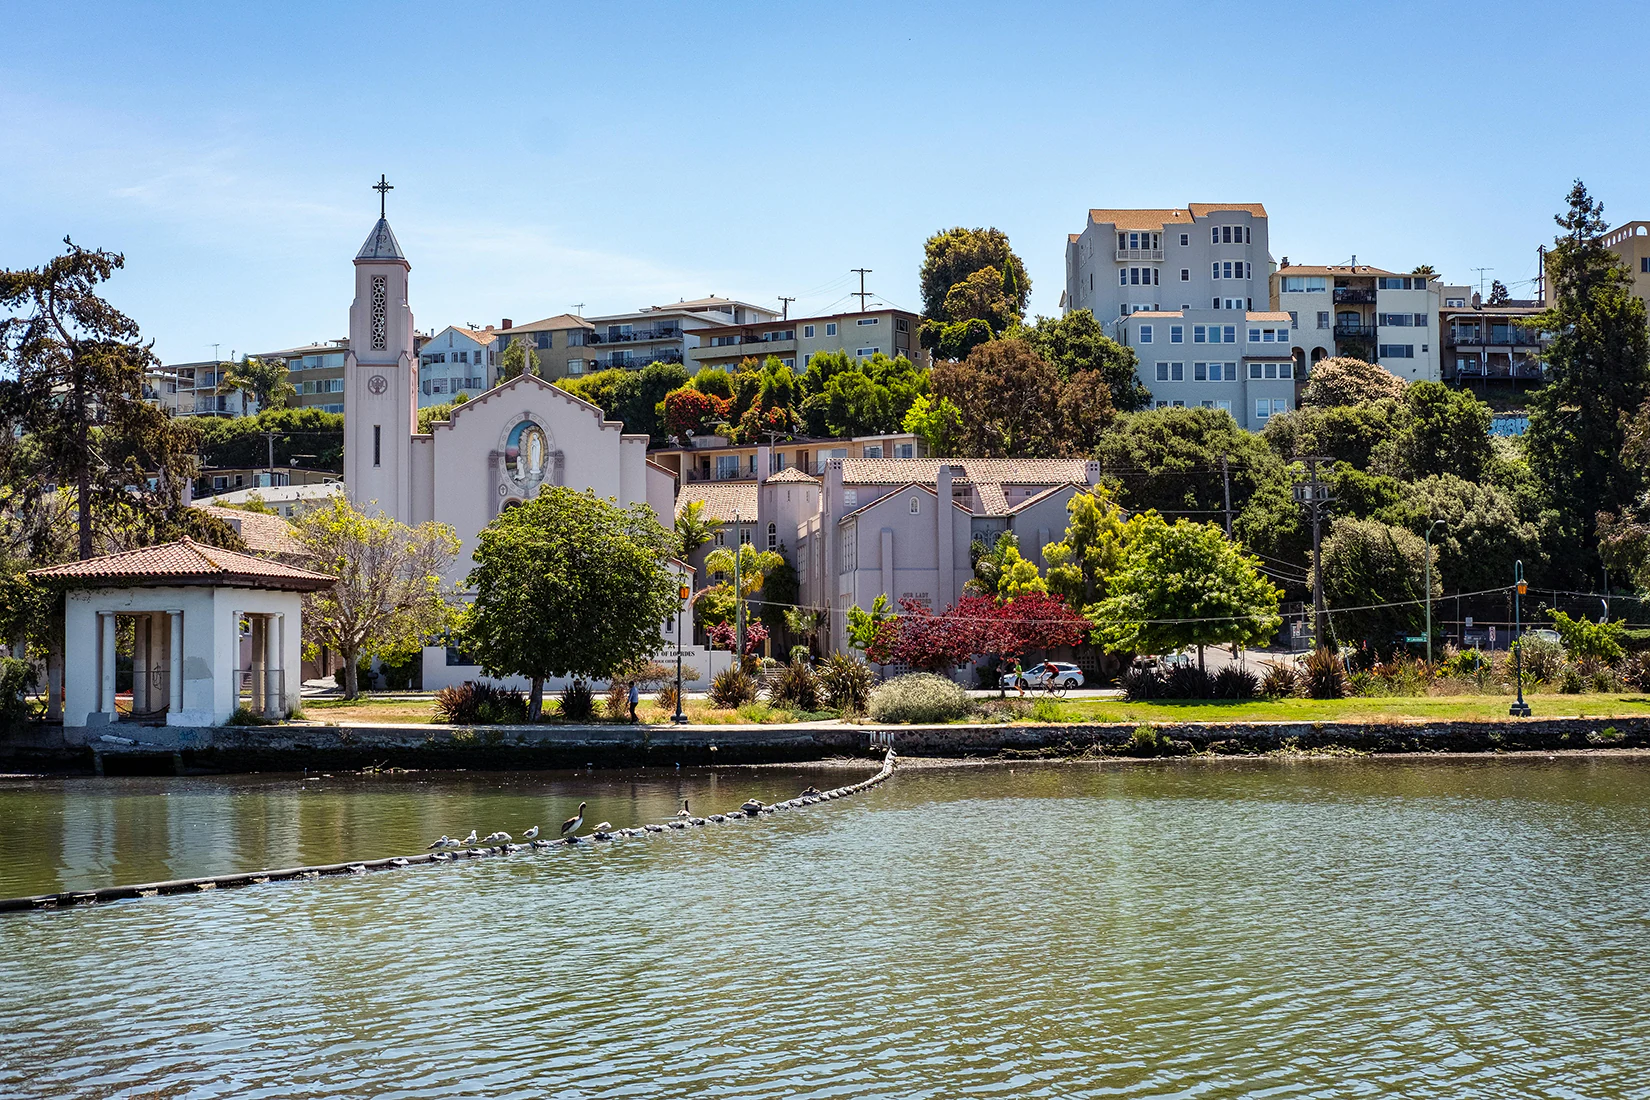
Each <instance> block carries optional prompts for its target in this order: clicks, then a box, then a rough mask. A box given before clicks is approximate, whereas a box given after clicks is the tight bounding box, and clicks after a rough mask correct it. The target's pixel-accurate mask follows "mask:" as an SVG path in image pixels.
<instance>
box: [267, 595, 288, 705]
mask: <svg viewBox="0 0 1650 1100" xmlns="http://www.w3.org/2000/svg"><path fill="white" fill-rule="evenodd" d="M285 617H286V616H284V615H265V616H264V717H265V718H283V717H285V713H284V712H285V710H286V692H285V690H284V688H285V685H283V684H282V683H281V678H282V673H283V672H284V671H285V670H284V669H282V668H281V635H282V634H283V633H284V631H283V630H282V623H281V620H283V619H284V618H285Z"/></svg>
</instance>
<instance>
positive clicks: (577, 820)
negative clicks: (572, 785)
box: [561, 802, 585, 836]
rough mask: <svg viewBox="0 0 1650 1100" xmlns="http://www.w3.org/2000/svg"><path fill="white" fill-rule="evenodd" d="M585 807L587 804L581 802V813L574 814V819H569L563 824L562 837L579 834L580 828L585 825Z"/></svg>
mask: <svg viewBox="0 0 1650 1100" xmlns="http://www.w3.org/2000/svg"><path fill="white" fill-rule="evenodd" d="M584 807H585V804H584V803H583V802H580V803H579V812H578V813H576V814H574V815H573V816H572V817H570V818H568V819H567V820H566V821H564V822H562V823H561V835H562V836H567V835H568V834H569V833H576V832H578V830H579V826H580V825H583V824H584Z"/></svg>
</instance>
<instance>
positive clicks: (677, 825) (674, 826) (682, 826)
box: [670, 818, 687, 829]
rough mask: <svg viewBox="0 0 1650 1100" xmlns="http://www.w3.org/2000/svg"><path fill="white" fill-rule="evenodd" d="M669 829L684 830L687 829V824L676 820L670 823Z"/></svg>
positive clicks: (678, 819) (679, 819)
mask: <svg viewBox="0 0 1650 1100" xmlns="http://www.w3.org/2000/svg"><path fill="white" fill-rule="evenodd" d="M670 827H671V828H672V829H685V828H687V822H686V821H683V820H682V819H681V818H677V819H676V820H674V821H672V822H670Z"/></svg>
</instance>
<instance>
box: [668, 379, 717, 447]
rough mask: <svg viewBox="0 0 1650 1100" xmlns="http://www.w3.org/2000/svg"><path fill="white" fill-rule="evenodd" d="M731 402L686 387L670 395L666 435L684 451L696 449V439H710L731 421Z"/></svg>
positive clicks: (673, 391) (671, 392)
mask: <svg viewBox="0 0 1650 1100" xmlns="http://www.w3.org/2000/svg"><path fill="white" fill-rule="evenodd" d="M728 407H729V401H728V400H727V399H725V398H721V397H716V396H714V395H713V394H708V393H701V392H700V391H699V390H697V389H694V388H693V387H692V386H683V387H682V388H681V389H679V390H672V391H670V393H669V394H667V395H666V397H665V399H664V402H663V408H664V424H663V427H664V431H665V432H666V433H667V434H668V435H670V436H671V437H672V438H674V439H675V440H676V441H677V442H678V443H680V444H681V445H682V446H684V447H689V446H692V444H693V437H694V436H696V435H710V434H712V433H713V432H714V431H715V430H716V429H717V428H719V427H721V426H722V424H723V423H725V422H726V420H727V415H728Z"/></svg>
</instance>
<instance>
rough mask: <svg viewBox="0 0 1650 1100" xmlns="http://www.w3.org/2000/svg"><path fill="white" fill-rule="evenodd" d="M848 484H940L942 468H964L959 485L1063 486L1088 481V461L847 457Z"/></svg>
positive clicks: (845, 480) (957, 479)
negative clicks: (1072, 482)
mask: <svg viewBox="0 0 1650 1100" xmlns="http://www.w3.org/2000/svg"><path fill="white" fill-rule="evenodd" d="M841 462H842V483H843V484H844V485H905V484H908V483H910V482H918V483H921V484H924V485H933V484H935V483H937V482H938V481H939V474H940V467H941V466H953V467H961V469H962V474H961V475H960V476H958V475H953V481H955V482H957V483H958V484H981V483H985V484H993V485H1062V484H1064V483H1066V482H1068V481H1080V482H1083V483H1084V484H1087V482H1088V461H1087V460H1086V459H1081V458H948V459H938V458H844V459H842V460H841Z"/></svg>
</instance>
